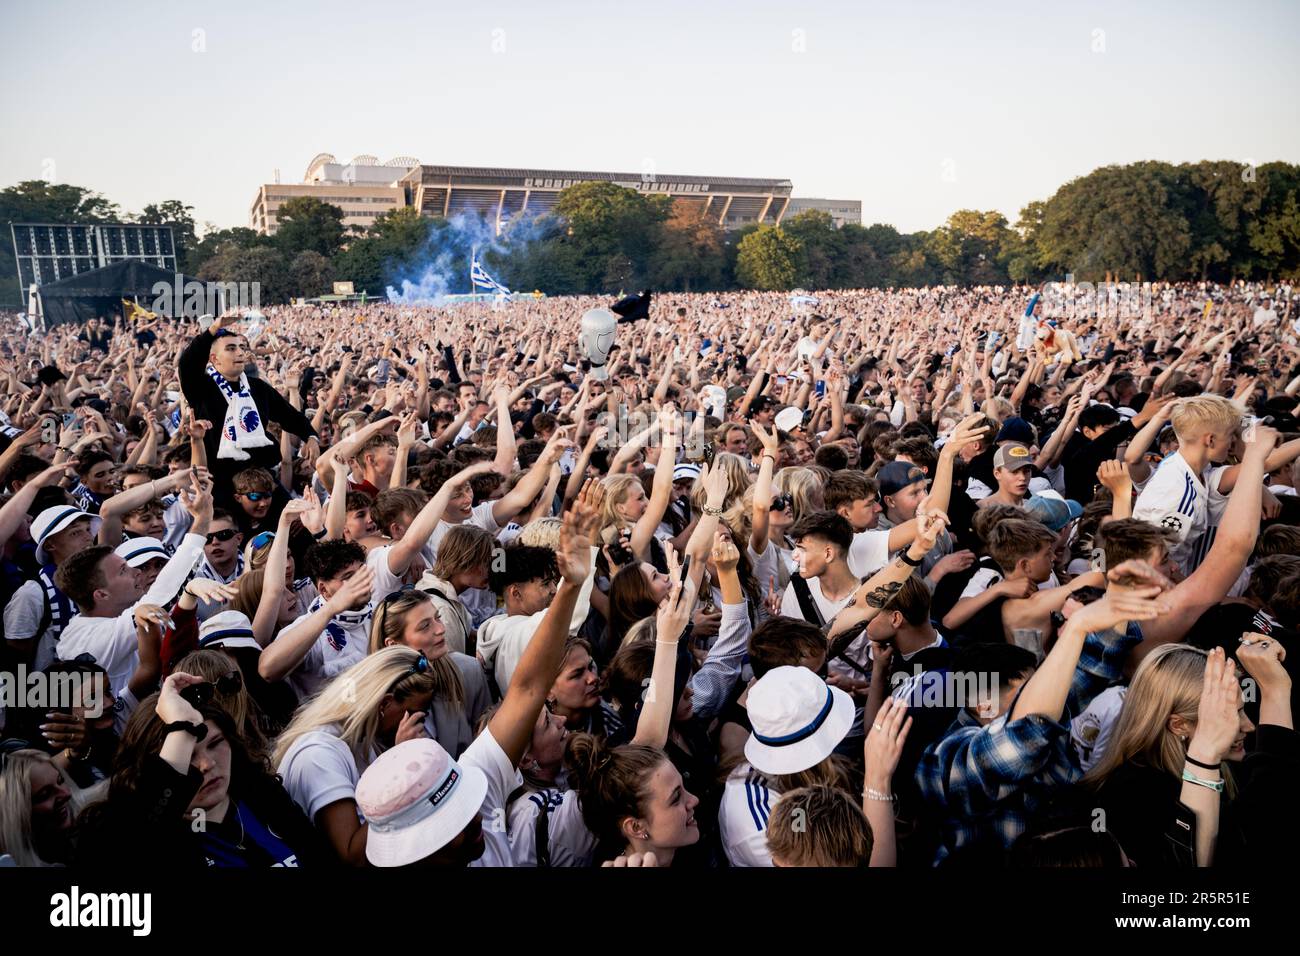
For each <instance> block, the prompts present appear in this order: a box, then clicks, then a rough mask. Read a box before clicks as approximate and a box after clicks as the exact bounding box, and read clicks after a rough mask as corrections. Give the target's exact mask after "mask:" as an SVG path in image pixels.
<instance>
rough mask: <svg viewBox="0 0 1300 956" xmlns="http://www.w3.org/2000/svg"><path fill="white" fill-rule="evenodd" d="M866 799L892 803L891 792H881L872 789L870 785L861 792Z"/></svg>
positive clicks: (892, 796)
mask: <svg viewBox="0 0 1300 956" xmlns="http://www.w3.org/2000/svg"><path fill="white" fill-rule="evenodd" d="M862 795H863V796H864V797H866V798H867V799H868V800H879V801H880V802H881V803H893V802H894V795H893V794H892V793H881V792H880V791H879V790H873V789H871V788H870V787H867V789H866V790H865V791H864V792H863V794H862Z"/></svg>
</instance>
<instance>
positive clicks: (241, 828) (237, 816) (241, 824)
mask: <svg viewBox="0 0 1300 956" xmlns="http://www.w3.org/2000/svg"><path fill="white" fill-rule="evenodd" d="M235 819H236V820H238V821H239V842H238V843H236V844H235V846H236V847H237V848H239V849H241V850H242V849H244V815H243V814H242V813H240V812H239V804H237V803H236V804H235Z"/></svg>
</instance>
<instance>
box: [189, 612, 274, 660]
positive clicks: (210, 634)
mask: <svg viewBox="0 0 1300 956" xmlns="http://www.w3.org/2000/svg"><path fill="white" fill-rule="evenodd" d="M214 647H252V648H256V649H257V650H259V651H260V650H261V649H262V645H261V644H259V643H257V638H256V637H254V636H253V623H252V621H250V620H249V619H248V615H247V614H243V613H242V612H240V611H222V612H221V613H220V614H214V615H212V617H210V618H208V619H207V620H206V621H204V622H203V624H202V625H201V626H200V627H199V649H200V650H207V649H208V648H214Z"/></svg>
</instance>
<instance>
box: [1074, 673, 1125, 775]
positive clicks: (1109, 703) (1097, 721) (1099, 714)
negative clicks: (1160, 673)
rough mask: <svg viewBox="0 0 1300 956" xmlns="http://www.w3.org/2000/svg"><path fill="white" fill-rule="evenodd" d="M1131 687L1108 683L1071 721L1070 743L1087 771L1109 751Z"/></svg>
mask: <svg viewBox="0 0 1300 956" xmlns="http://www.w3.org/2000/svg"><path fill="white" fill-rule="evenodd" d="M1127 693H1128V688H1127V687H1107V688H1106V689H1105V690H1104V691H1102V692H1101V693H1100V694H1098V695H1097V696H1096V697H1094V698H1093V699H1092V703H1090V704H1089V705H1088V707H1087V709H1086V710H1084V712H1083V713H1082V714H1080V715H1079V716H1078V717H1075V718H1074V720H1072V721H1070V743H1071V744H1073V745H1074V751H1075V753H1076V754H1078V755H1079V767H1080V768H1081V769H1082V770H1083V771H1084V772H1085V773H1086V772H1087V771H1089V770H1091V769H1092V768H1093V766H1094V765H1095V764H1096V763H1097V761H1099V760H1100V759H1101V758H1102V757H1104V756H1105V755H1106V747H1107V745H1109V744H1110V738H1111V734H1112V733H1113V732H1114V730H1115V725H1116V724H1117V723H1118V722H1119V713H1120V710H1122V709H1123V707H1124V695H1125V694H1127Z"/></svg>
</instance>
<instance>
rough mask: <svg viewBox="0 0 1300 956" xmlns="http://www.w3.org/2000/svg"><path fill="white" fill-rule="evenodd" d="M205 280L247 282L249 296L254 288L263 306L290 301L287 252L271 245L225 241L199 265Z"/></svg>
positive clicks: (200, 273)
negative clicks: (282, 251)
mask: <svg viewBox="0 0 1300 956" xmlns="http://www.w3.org/2000/svg"><path fill="white" fill-rule="evenodd" d="M198 278H199V279H201V280H203V281H204V282H236V283H247V285H248V288H249V294H250V297H252V295H253V293H254V291H255V294H256V299H257V301H258V302H259V303H260V304H262V305H277V304H280V303H283V302H287V301H288V300H289V290H290V285H289V270H288V265H287V263H286V261H285V258H284V255H283V254H282V253H281V252H280V251H279V250H278V249H276V248H274V247H272V246H269V245H259V246H251V247H241V246H238V245H235V244H234V243H226V244H225V245H224V246H222V247H221V250H220V251H219V252H218V253H217V254H216V255H215V256H213V257H212V258H211V259H209V260H208V261H207V262H205V263H203V265H202V266H201V267H200V268H199V274H198Z"/></svg>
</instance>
